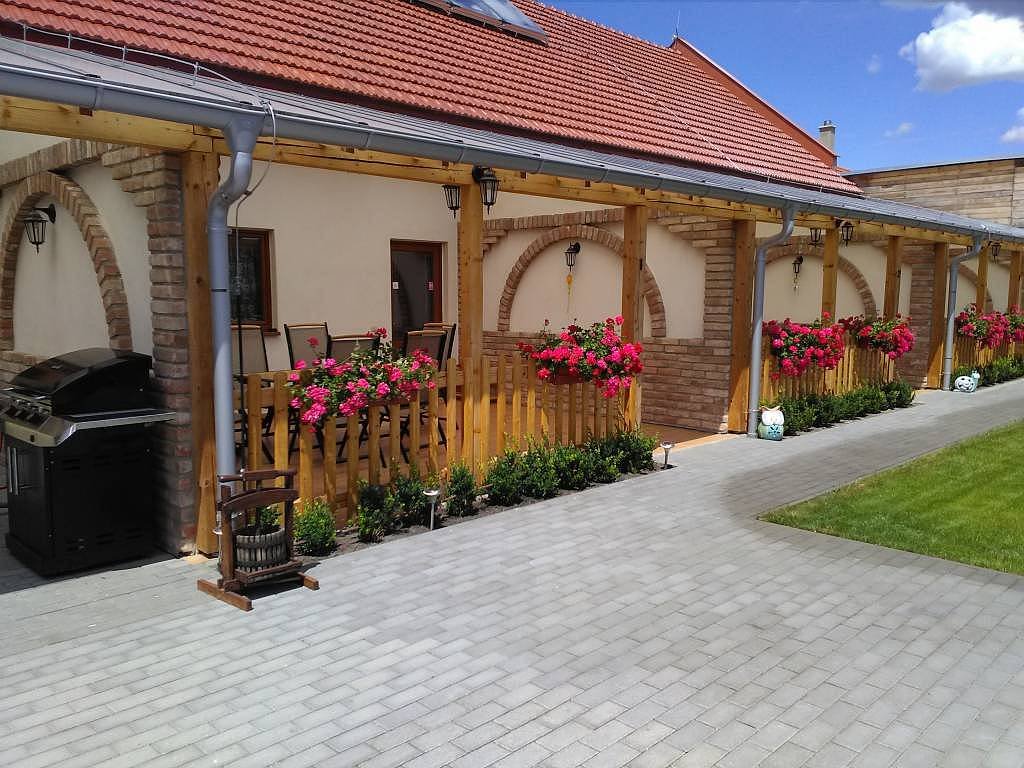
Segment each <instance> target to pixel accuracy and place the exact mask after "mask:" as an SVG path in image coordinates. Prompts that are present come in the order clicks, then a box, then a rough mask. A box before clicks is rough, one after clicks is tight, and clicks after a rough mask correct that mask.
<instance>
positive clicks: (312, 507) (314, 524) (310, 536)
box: [268, 496, 338, 555]
mask: <svg viewBox="0 0 1024 768" xmlns="http://www.w3.org/2000/svg"><path fill="white" fill-rule="evenodd" d="M268 509H269V507H268ZM275 514H276V513H275ZM337 532H338V531H337V528H336V526H335V524H334V514H333V513H332V512H331V505H330V504H328V503H327V499H326V498H324V497H323V496H317V497H316V498H314V499H308V500H306V501H303V502H298V503H296V505H295V530H294V531H293V535H294V536H295V548H296V549H297V550H298V551H299V552H301V553H302V554H305V555H324V554H327V553H329V552H331V551H333V549H334V539H335V536H336V535H337Z"/></svg>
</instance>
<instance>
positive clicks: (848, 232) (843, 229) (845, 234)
mask: <svg viewBox="0 0 1024 768" xmlns="http://www.w3.org/2000/svg"><path fill="white" fill-rule="evenodd" d="M839 237H840V239H841V240H842V241H843V245H849V244H850V241H851V240H853V223H852V222H849V221H844V222H843V223H842V224H840V225H839Z"/></svg>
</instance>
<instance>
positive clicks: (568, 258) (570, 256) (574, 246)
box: [565, 242, 580, 272]
mask: <svg viewBox="0 0 1024 768" xmlns="http://www.w3.org/2000/svg"><path fill="white" fill-rule="evenodd" d="M579 255H580V244H579V243H578V242H575V243H571V244H570V245H569V247H568V248H566V249H565V266H567V267H568V268H569V271H570V272H572V268H573V267H575V266H576V257H577V256H579Z"/></svg>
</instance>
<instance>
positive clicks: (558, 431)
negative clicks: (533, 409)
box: [549, 385, 567, 444]
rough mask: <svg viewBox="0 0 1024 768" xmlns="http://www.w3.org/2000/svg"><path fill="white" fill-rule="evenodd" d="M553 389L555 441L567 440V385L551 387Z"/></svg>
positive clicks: (559, 442) (552, 409)
mask: <svg viewBox="0 0 1024 768" xmlns="http://www.w3.org/2000/svg"><path fill="white" fill-rule="evenodd" d="M549 389H550V390H551V401H552V408H551V420H552V421H553V422H554V434H555V442H556V443H558V444H562V443H564V442H565V394H566V393H565V390H566V389H567V387H566V386H565V385H562V386H556V385H552V386H551V387H549Z"/></svg>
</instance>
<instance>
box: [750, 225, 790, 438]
mask: <svg viewBox="0 0 1024 768" xmlns="http://www.w3.org/2000/svg"><path fill="white" fill-rule="evenodd" d="M795 220H796V208H795V207H793V206H792V205H787V206H784V207H783V209H782V229H781V230H780V231H779V233H778V234H776V235H772V236H771V237H769V238H768V239H767V240H765V241H764V242H763V243H761V244H760V245H759V246H757V250H756V252H755V253H756V254H757V255H756V259H755V264H756V266H755V269H754V317H753V326H752V327H751V331H752V333H751V334H750V386H749V389H748V398H747V437H757V420H758V418H759V416H760V413H761V323H763V322H764V270H765V262H766V260H767V257H768V249H769V248H774V247H775V246H776V245H781V244H782V243H784V242H786V241H787V240H788V239H789V236H790V235H792V234H793V222H794V221H795Z"/></svg>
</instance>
